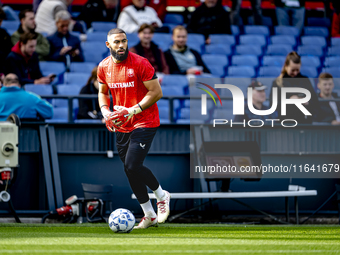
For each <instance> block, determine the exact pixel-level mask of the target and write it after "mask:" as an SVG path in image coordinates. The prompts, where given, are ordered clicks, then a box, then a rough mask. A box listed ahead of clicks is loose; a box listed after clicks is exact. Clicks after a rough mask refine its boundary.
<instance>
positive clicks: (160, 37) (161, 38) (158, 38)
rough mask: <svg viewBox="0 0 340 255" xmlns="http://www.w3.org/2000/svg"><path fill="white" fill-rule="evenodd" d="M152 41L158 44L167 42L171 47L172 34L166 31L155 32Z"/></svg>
mask: <svg viewBox="0 0 340 255" xmlns="http://www.w3.org/2000/svg"><path fill="white" fill-rule="evenodd" d="M152 41H153V42H154V43H155V44H157V45H160V44H167V45H168V47H169V46H170V45H171V44H172V35H171V34H164V33H155V34H153V38H152Z"/></svg>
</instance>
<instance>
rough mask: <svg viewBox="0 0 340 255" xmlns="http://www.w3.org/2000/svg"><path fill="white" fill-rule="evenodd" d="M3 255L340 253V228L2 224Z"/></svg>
mask: <svg viewBox="0 0 340 255" xmlns="http://www.w3.org/2000/svg"><path fill="white" fill-rule="evenodd" d="M0 254H322V255H323V254H340V228H339V226H336V225H334V226H324V225H323V226H320V225H318V226H315V225H314V226H309V225H307V226H278V225H265V226H263V225H262V226H260V225H229V224H228V225H226V224H162V225H160V226H159V227H158V228H155V227H154V228H149V229H146V230H133V231H132V232H131V233H129V234H116V233H113V232H112V231H111V230H110V229H109V227H108V225H107V224H81V225H80V224H69V225H68V224H46V225H43V224H6V223H3V224H0Z"/></svg>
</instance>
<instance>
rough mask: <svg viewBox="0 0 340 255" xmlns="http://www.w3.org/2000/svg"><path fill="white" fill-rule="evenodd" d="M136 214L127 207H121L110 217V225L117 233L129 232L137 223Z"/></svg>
mask: <svg viewBox="0 0 340 255" xmlns="http://www.w3.org/2000/svg"><path fill="white" fill-rule="evenodd" d="M135 222H136V220H135V216H133V214H132V212H130V211H129V210H127V209H123V208H119V209H117V210H115V211H113V212H112V213H111V214H110V217H109V227H110V228H111V230H112V231H113V232H116V233H129V232H131V231H132V229H133V226H134V225H135Z"/></svg>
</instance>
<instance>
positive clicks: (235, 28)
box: [230, 25, 240, 36]
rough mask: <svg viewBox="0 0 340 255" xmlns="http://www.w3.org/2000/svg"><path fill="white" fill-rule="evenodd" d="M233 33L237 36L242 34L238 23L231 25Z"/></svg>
mask: <svg viewBox="0 0 340 255" xmlns="http://www.w3.org/2000/svg"><path fill="white" fill-rule="evenodd" d="M230 29H231V33H232V34H233V35H235V36H238V35H239V34H240V28H239V27H238V26H236V25H231V26H230Z"/></svg>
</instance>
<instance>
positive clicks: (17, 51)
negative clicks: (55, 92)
mask: <svg viewBox="0 0 340 255" xmlns="http://www.w3.org/2000/svg"><path fill="white" fill-rule="evenodd" d="M37 37H38V35H37V34H36V33H24V34H22V35H21V36H20V39H19V41H18V42H17V43H16V44H15V45H14V46H13V48H12V51H11V53H9V54H8V57H7V59H6V66H5V73H6V74H9V73H14V74H16V75H17V76H18V77H19V83H20V84H21V85H25V84H27V83H34V84H49V83H51V82H52V81H53V78H52V77H53V76H52V74H51V75H49V76H45V77H43V75H42V73H41V70H40V67H39V58H38V54H37V53H36V52H35V47H36V45H37Z"/></svg>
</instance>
